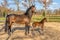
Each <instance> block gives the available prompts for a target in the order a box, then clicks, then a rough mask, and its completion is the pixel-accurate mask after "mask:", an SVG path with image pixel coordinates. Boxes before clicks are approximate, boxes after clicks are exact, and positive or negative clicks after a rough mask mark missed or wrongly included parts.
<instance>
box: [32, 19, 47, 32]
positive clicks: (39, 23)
mask: <svg viewBox="0 0 60 40" xmlns="http://www.w3.org/2000/svg"><path fill="white" fill-rule="evenodd" d="M46 21H47V19H46V18H43V19H42V20H41V21H40V22H33V23H32V26H33V30H34V29H35V28H37V27H38V28H41V30H42V31H43V28H44V23H45V22H46Z"/></svg>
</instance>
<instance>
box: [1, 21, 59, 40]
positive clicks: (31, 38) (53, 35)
mask: <svg viewBox="0 0 60 40" xmlns="http://www.w3.org/2000/svg"><path fill="white" fill-rule="evenodd" d="M3 26H4V25H3V24H0V40H60V23H59V22H46V23H45V27H44V35H40V34H39V33H38V32H37V31H34V35H33V33H32V32H31V31H30V35H27V36H26V35H25V34H24V32H25V31H24V30H21V29H16V30H14V32H13V33H12V34H11V35H10V36H9V35H8V34H7V33H5V32H4V29H2V28H3ZM15 26H16V27H17V26H18V27H21V26H19V25H13V27H12V29H14V28H16V27H15Z"/></svg>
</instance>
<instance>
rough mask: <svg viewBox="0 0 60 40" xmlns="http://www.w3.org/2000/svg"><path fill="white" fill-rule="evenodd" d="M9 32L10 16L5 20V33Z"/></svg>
mask: <svg viewBox="0 0 60 40" xmlns="http://www.w3.org/2000/svg"><path fill="white" fill-rule="evenodd" d="M7 30H8V15H7V16H6V20H5V32H7Z"/></svg>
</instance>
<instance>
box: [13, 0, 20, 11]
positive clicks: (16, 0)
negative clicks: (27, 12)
mask: <svg viewBox="0 0 60 40" xmlns="http://www.w3.org/2000/svg"><path fill="white" fill-rule="evenodd" d="M14 2H15V4H16V5H17V10H18V11H19V10H20V9H19V4H20V2H19V0H14Z"/></svg>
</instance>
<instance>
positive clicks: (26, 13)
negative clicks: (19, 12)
mask: <svg viewBox="0 0 60 40" xmlns="http://www.w3.org/2000/svg"><path fill="white" fill-rule="evenodd" d="M32 7H35V6H34V5H32V6H31V7H29V8H28V9H27V10H26V12H25V15H28V12H29V11H30V9H31V8H32Z"/></svg>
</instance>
